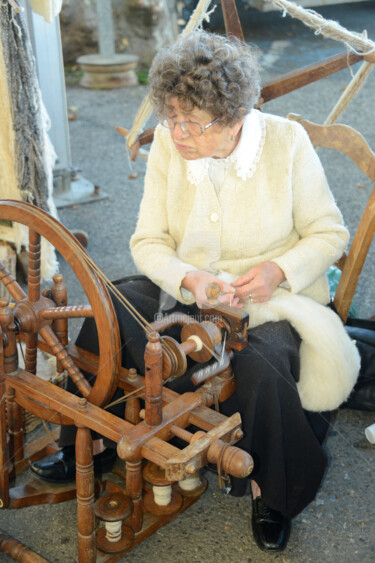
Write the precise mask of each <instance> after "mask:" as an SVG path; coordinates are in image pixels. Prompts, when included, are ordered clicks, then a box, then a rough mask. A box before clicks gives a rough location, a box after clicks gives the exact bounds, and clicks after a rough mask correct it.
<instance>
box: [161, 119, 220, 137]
mask: <svg viewBox="0 0 375 563" xmlns="http://www.w3.org/2000/svg"><path fill="white" fill-rule="evenodd" d="M219 119H220V117H217V118H216V119H214V120H213V121H211V123H209V124H208V125H205V126H204V127H202V125H200V124H199V123H196V122H195V121H174V119H169V118H166V119H163V121H160V123H161V124H162V125H163V126H164V127H166V128H167V129H171V130H172V131H173V130H174V128H175V127H176V125H177V123H178V125H179V126H180V127H181V131H182V132H183V133H187V134H188V135H192V136H193V137H200V136H201V135H203V133H204V132H205V131H206V129H208V128H209V127H211V125H214V123H216V122H217V121H219Z"/></svg>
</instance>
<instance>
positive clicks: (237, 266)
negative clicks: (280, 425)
mask: <svg viewBox="0 0 375 563" xmlns="http://www.w3.org/2000/svg"><path fill="white" fill-rule="evenodd" d="M209 163H210V159H208V158H203V159H199V160H193V161H186V160H184V159H183V158H182V157H181V156H180V155H179V153H178V151H177V150H176V148H175V147H174V144H173V141H172V139H171V136H170V133H169V131H168V130H167V129H165V128H163V127H161V126H159V127H157V128H156V131H155V138H154V142H153V144H152V147H151V151H150V156H149V161H148V166H147V172H146V178H145V191H144V196H143V199H142V203H141V207H140V213H139V218H138V223H137V228H136V231H135V233H134V235H133V236H132V238H131V241H130V247H131V250H132V255H133V258H134V261H135V264H136V265H137V267H138V269H139V270H140V271H141V272H142V273H144V274H145V275H146V276H147V277H149V278H150V279H151V280H152V281H153V282H154V283H156V284H157V285H159V286H160V287H161V288H162V289H163V290H164V291H165V292H167V293H168V294H170V295H172V296H173V297H174V298H175V299H177V300H179V301H181V302H183V303H187V304H189V303H193V302H194V297H193V295H192V294H191V293H190V292H186V291H183V293H181V287H180V286H181V281H182V279H183V278H184V276H185V275H186V273H187V272H189V271H192V270H194V269H204V270H207V271H210V272H212V273H214V274H216V275H217V276H218V277H220V278H221V279H225V280H226V281H228V282H231V281H233V280H234V279H236V278H237V277H239V276H240V275H242V274H244V273H245V272H247V271H248V270H249V269H250V268H251V267H253V266H255V265H256V264H259V263H260V262H264V261H269V260H272V261H274V262H276V263H277V264H278V265H279V266H280V268H281V269H282V270H283V271H284V273H285V276H286V279H287V282H284V284H282V285H281V286H280V287H279V288H277V290H276V291H275V292H274V294H273V295H272V298H271V299H270V300H269V301H268V302H267V303H261V304H253V303H249V304H248V305H247V306H246V310H247V311H248V313H249V316H250V327H254V326H257V325H259V324H262V323H264V322H267V321H278V320H283V319H286V320H288V321H289V322H290V323H291V324H292V325H293V326H294V327H295V328H296V330H297V331H298V333H299V334H300V336H301V338H302V344H301V349H300V357H301V372H300V380H299V382H298V392H299V394H300V397H301V401H302V405H303V407H304V408H306V409H308V410H313V411H321V410H330V409H334V408H337V407H338V406H339V405H340V404H341V402H343V401H344V400H345V399H346V398H347V397H348V395H349V394H350V391H351V390H352V388H353V385H354V383H355V381H356V378H357V375H358V371H359V366H360V358H359V355H358V352H357V349H356V347H355V345H354V343H352V342H351V340H350V339H349V338H348V336H347V334H346V332H345V329H344V328H343V325H342V323H341V321H340V319H339V318H338V317H337V315H335V313H333V312H332V311H331V310H330V309H328V308H327V307H325V305H326V304H327V303H328V301H329V291H328V283H327V278H326V275H325V272H326V270H327V269H328V268H329V266H331V265H332V264H333V263H334V262H335V261H336V260H337V259H338V258H339V257H340V256H341V255H342V253H343V251H344V249H345V247H346V244H347V241H348V232H347V230H346V228H345V227H344V225H343V220H342V216H341V213H340V211H339V210H338V208H337V206H336V204H335V201H334V199H333V196H332V194H331V192H330V190H329V187H328V184H327V180H326V178H325V174H324V171H323V169H322V166H321V163H320V161H319V158H318V156H317V154H316V152H315V151H314V148H313V146H312V145H311V142H310V140H309V138H308V136H307V133H306V132H305V130H304V129H303V127H302V126H301V125H299V124H298V123H296V122H292V121H289V120H286V119H282V118H280V117H276V116H273V115H268V114H263V113H260V112H259V111H256V110H253V111H252V112H251V113H250V114H249V115H248V116H247V117H246V119H245V123H244V126H243V128H242V134H241V139H240V142H239V144H238V145H237V147H236V149H235V151H234V152H233V153H232V155H231V156H230V157H229V166H228V165H227V166H226V167H225V170H226V172H225V180H224V182H223V185H222V187H221V189H220V190H219V191H217V190H215V188H214V186H213V184H212V182H211V180H210V177H209V174H208V170H209Z"/></svg>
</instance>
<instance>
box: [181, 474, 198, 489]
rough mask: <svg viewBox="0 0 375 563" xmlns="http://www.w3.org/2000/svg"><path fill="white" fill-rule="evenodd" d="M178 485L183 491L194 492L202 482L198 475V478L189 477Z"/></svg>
mask: <svg viewBox="0 0 375 563" xmlns="http://www.w3.org/2000/svg"><path fill="white" fill-rule="evenodd" d="M178 484H179V486H180V488H181V489H182V490H183V491H194V489H197V488H198V487H199V485H200V484H201V480H200V478H199V475H197V476H196V477H194V476H193V477H187V478H186V479H184V480H183V481H179V482H178Z"/></svg>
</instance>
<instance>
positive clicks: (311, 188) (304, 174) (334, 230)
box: [273, 123, 349, 293]
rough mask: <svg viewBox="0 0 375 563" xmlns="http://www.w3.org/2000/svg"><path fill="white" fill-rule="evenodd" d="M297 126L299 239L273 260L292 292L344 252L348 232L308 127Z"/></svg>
mask: <svg viewBox="0 0 375 563" xmlns="http://www.w3.org/2000/svg"><path fill="white" fill-rule="evenodd" d="M295 126H296V127H295V149H294V155H293V173H292V174H293V176H292V182H293V221H294V227H295V229H296V231H297V233H298V235H299V237H300V239H299V241H298V242H297V244H296V245H295V246H294V247H293V248H291V249H290V250H288V251H287V252H285V254H283V255H282V256H280V257H277V258H275V259H273V262H276V264H278V265H279V266H280V268H281V269H282V270H283V271H284V273H285V276H286V278H287V283H288V284H289V287H290V290H291V291H292V293H299V292H301V291H303V290H304V289H305V288H307V287H308V286H310V285H311V284H312V283H313V282H315V281H316V280H317V279H318V278H319V277H321V276H322V275H323V274H324V273H325V272H326V271H327V269H328V268H329V267H330V266H331V265H332V264H334V262H336V260H338V259H339V258H340V257H341V256H342V254H343V252H344V250H345V248H346V245H347V243H348V240H349V233H348V230H347V229H346V228H345V226H344V224H343V218H342V215H341V213H340V211H339V209H338V207H337V205H336V203H335V200H334V198H333V195H332V193H331V191H330V189H329V186H328V182H327V179H326V176H325V173H324V170H323V167H322V164H321V162H320V160H319V157H318V155H317V154H316V152H315V150H314V147H313V145H312V144H311V142H310V139H309V137H308V135H307V133H306V131H305V130H304V128H303V127H302V126H301V125H300V124H297V123H296V124H295Z"/></svg>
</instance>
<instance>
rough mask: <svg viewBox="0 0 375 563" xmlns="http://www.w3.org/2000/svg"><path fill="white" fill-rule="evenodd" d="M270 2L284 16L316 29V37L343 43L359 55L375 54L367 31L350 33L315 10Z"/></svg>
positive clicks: (277, 0) (281, 1)
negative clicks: (281, 11) (287, 15)
mask: <svg viewBox="0 0 375 563" xmlns="http://www.w3.org/2000/svg"><path fill="white" fill-rule="evenodd" d="M269 1H270V2H271V4H273V5H274V6H276V7H277V8H280V9H281V10H283V16H285V14H286V13H288V14H289V15H290V16H292V17H293V18H297V19H299V20H300V21H301V22H302V23H304V24H305V25H307V26H308V27H311V28H313V29H315V35H319V34H322V35H324V37H329V38H330V39H334V40H336V41H343V43H345V44H346V46H347V47H348V48H349V49H351V50H352V51H353V52H354V53H356V54H357V55H369V54H370V53H375V43H374V41H371V40H370V39H368V37H367V31H366V30H364V31H363V33H357V32H355V31H348V30H347V29H346V28H345V27H343V26H341V25H340V24H339V23H337V22H336V21H334V20H326V19H324V18H323V16H321V15H320V14H318V13H317V12H315V11H314V10H308V9H306V8H302V7H301V6H297V4H294V2H289V0H269Z"/></svg>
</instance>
